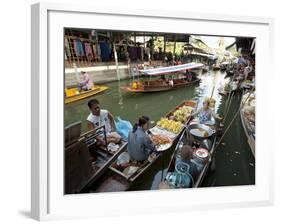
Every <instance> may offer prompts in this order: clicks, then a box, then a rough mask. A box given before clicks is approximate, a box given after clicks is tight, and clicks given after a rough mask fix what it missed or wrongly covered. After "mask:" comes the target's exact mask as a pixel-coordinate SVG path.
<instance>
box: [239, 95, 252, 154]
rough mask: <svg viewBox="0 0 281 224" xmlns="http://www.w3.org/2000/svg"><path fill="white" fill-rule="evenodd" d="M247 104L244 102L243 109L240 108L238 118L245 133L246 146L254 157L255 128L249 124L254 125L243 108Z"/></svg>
mask: <svg viewBox="0 0 281 224" xmlns="http://www.w3.org/2000/svg"><path fill="white" fill-rule="evenodd" d="M248 102H249V100H248ZM248 102H246V103H245V104H244V107H242V108H241V110H240V117H241V123H242V126H243V129H244V131H245V135H246V137H247V139H248V144H249V146H250V148H251V151H252V154H253V156H254V157H255V128H254V127H253V125H251V123H254V121H253V120H250V119H249V117H248V116H249V115H247V114H246V113H245V110H244V109H245V106H246V105H247V103H248ZM242 103H243V100H242V101H241V104H242Z"/></svg>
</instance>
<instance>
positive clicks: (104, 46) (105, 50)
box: [100, 42, 111, 61]
mask: <svg viewBox="0 0 281 224" xmlns="http://www.w3.org/2000/svg"><path fill="white" fill-rule="evenodd" d="M100 50H101V59H102V61H109V58H110V54H111V50H110V48H109V45H108V43H106V42H101V43H100Z"/></svg>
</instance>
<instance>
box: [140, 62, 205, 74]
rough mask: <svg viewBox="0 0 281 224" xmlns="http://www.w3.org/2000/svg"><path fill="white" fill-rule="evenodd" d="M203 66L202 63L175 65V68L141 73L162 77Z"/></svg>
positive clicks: (154, 69)
mask: <svg viewBox="0 0 281 224" xmlns="http://www.w3.org/2000/svg"><path fill="white" fill-rule="evenodd" d="M202 66H203V64H201V63H195V62H192V63H188V64H181V65H174V66H169V67H161V68H152V69H144V70H140V72H141V73H143V74H145V75H161V74H167V73H172V72H179V71H185V70H187V69H194V68H199V67H202Z"/></svg>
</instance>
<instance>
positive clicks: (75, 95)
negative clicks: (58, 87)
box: [64, 85, 108, 104]
mask: <svg viewBox="0 0 281 224" xmlns="http://www.w3.org/2000/svg"><path fill="white" fill-rule="evenodd" d="M107 89H108V87H107V86H101V85H94V87H93V88H92V89H91V90H88V91H84V90H82V91H80V92H79V90H78V89H77V88H67V89H65V99H64V102H65V104H68V103H72V102H76V101H78V100H82V99H85V98H87V97H90V96H93V95H95V94H98V93H101V92H103V91H105V90H107Z"/></svg>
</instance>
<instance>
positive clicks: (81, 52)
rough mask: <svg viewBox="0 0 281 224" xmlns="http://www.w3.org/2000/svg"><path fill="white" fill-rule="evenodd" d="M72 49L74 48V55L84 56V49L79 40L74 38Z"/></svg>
mask: <svg viewBox="0 0 281 224" xmlns="http://www.w3.org/2000/svg"><path fill="white" fill-rule="evenodd" d="M74 50H75V54H76V56H84V55H85V53H84V49H83V44H82V42H81V40H79V39H76V40H74Z"/></svg>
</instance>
